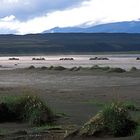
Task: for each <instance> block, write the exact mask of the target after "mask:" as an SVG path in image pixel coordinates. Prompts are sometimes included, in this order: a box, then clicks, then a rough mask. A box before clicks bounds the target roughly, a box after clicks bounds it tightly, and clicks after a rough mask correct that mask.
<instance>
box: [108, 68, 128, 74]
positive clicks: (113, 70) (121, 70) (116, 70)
mask: <svg viewBox="0 0 140 140" xmlns="http://www.w3.org/2000/svg"><path fill="white" fill-rule="evenodd" d="M108 72H116V73H123V72H126V70H124V69H122V68H110V69H109V70H108Z"/></svg>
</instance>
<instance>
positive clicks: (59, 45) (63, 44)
mask: <svg viewBox="0 0 140 140" xmlns="http://www.w3.org/2000/svg"><path fill="white" fill-rule="evenodd" d="M132 46H133V47H132ZM139 46H140V35H139V34H123V33H66V34H65V33H53V34H36V35H32V34H30V35H24V36H17V35H0V52H1V54H2V55H5V54H7V55H8V54H13V55H17V54H18V55H19V54H26V55H28V54H48V53H61V54H62V53H71V52H74V53H88V52H89V53H92V52H103V53H104V52H127V51H128V52H129V51H132V52H133V51H137V52H138V51H140V47H139Z"/></svg>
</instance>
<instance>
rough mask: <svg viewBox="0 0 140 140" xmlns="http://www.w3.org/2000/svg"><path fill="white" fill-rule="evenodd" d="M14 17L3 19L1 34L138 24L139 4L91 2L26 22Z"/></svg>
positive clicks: (138, 1)
mask: <svg viewBox="0 0 140 140" xmlns="http://www.w3.org/2000/svg"><path fill="white" fill-rule="evenodd" d="M18 1H20V0H18ZM25 1H26V0H25ZM25 1H24V2H25ZM58 1H60V0H58ZM64 1H66V0H64ZM56 5H57V4H56ZM53 6H54V5H53ZM57 6H58V5H57ZM54 7H55V6H54ZM15 17H16V16H15V15H10V16H6V17H4V18H1V19H0V31H1V29H3V30H4V29H5V30H7V29H9V30H12V31H16V33H17V34H27V33H40V32H43V31H44V30H47V29H50V28H53V27H56V26H59V27H68V26H80V25H82V24H84V23H86V25H88V26H90V25H96V24H102V23H109V22H118V21H131V20H137V19H139V18H140V0H90V1H83V2H82V3H81V5H78V6H76V7H75V6H74V7H72V8H70V9H64V10H55V11H51V12H49V13H48V12H45V13H43V15H39V16H36V17H33V18H31V19H28V20H26V21H22V20H20V19H18V18H17V17H16V18H15Z"/></svg>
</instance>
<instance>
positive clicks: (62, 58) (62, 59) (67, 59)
mask: <svg viewBox="0 0 140 140" xmlns="http://www.w3.org/2000/svg"><path fill="white" fill-rule="evenodd" d="M59 60H71V61H72V60H74V58H60V59H59Z"/></svg>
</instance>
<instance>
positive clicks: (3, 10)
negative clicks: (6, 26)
mask: <svg viewBox="0 0 140 140" xmlns="http://www.w3.org/2000/svg"><path fill="white" fill-rule="evenodd" d="M3 1H5V2H3ZM3 1H1V2H0V18H2V17H5V16H9V15H14V16H16V18H18V19H19V20H27V19H29V18H33V17H36V16H40V15H43V14H46V13H48V12H52V11H55V10H63V9H66V8H71V7H74V6H78V5H79V4H80V3H82V2H83V1H89V0H18V1H17V2H15V3H12V2H11V3H8V1H7V2H6V0H3Z"/></svg>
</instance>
